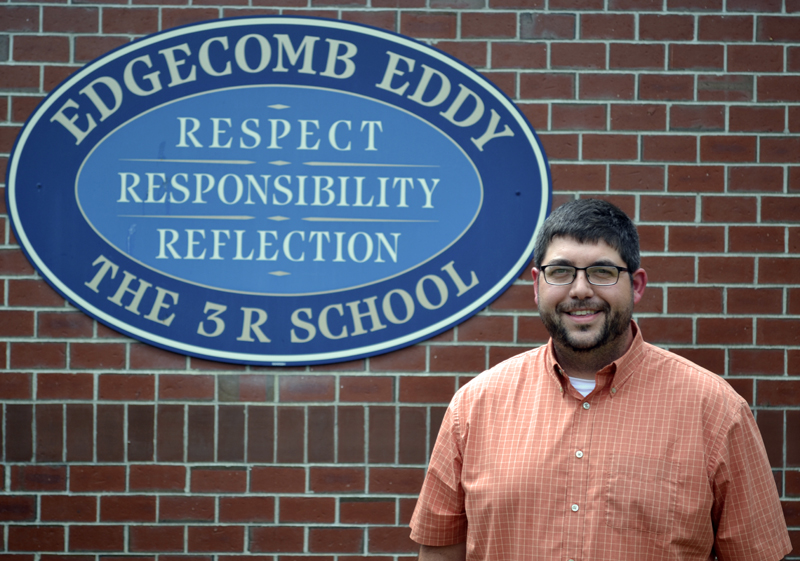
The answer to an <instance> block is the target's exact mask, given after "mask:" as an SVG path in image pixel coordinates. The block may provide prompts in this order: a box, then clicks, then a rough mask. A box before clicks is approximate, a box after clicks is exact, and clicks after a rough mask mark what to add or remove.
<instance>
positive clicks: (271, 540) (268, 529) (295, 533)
mask: <svg viewBox="0 0 800 561" xmlns="http://www.w3.org/2000/svg"><path fill="white" fill-rule="evenodd" d="M304 533H305V531H304V529H303V527H302V526H297V527H293V526H254V527H252V528H251V529H250V540H249V541H250V551H251V552H252V553H285V552H302V551H303V547H304Z"/></svg>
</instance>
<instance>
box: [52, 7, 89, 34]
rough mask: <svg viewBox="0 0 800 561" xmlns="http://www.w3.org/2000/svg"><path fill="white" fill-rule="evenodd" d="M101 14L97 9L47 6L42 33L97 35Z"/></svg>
mask: <svg viewBox="0 0 800 561" xmlns="http://www.w3.org/2000/svg"><path fill="white" fill-rule="evenodd" d="M99 12H100V10H99V9H98V8H96V7H92V8H85V7H76V6H70V7H66V6H45V7H44V11H43V15H44V17H43V19H42V31H45V32H49V33H97V31H98V30H99V25H98V21H99Z"/></svg>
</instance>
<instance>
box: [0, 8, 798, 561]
mask: <svg viewBox="0 0 800 561" xmlns="http://www.w3.org/2000/svg"><path fill="white" fill-rule="evenodd" d="M249 14H302V15H315V16H324V17H330V18H341V19H344V20H349V21H356V22H363V23H368V24H371V25H375V26H378V27H383V28H387V29H390V30H394V31H399V32H401V33H403V34H406V35H410V36H412V37H416V38H419V39H422V40H424V41H426V42H428V43H431V44H433V45H435V46H438V47H439V48H441V49H443V50H445V51H447V52H449V53H452V54H453V55H455V56H456V57H458V58H460V59H461V60H463V61H465V62H467V63H469V64H471V65H473V66H474V67H475V68H477V69H479V70H480V71H482V72H484V73H485V74H486V75H487V76H489V77H490V78H491V79H492V80H493V81H494V82H495V83H496V84H497V85H498V86H499V87H500V88H502V89H503V90H504V91H505V92H506V93H507V94H508V95H509V96H510V97H511V98H513V99H514V100H515V101H516V102H517V103H518V104H519V105H520V107H521V108H522V109H523V111H524V112H525V113H526V115H527V116H528V118H529V119H530V121H531V123H532V124H533V125H534V127H535V128H536V129H537V131H539V132H540V135H541V138H542V141H543V143H544V146H545V148H546V150H547V153H548V156H549V158H550V161H551V164H552V174H553V183H554V191H555V204H556V205H558V204H560V203H563V202H564V201H566V200H568V199H570V198H573V197H576V196H595V197H603V198H607V199H610V200H612V201H613V202H615V203H616V204H618V205H619V206H621V207H622V208H623V209H624V210H625V211H627V212H628V213H629V214H630V215H631V216H633V217H635V218H636V220H637V222H638V223H639V224H640V233H641V237H642V246H643V250H644V259H643V262H644V267H645V268H646V269H647V270H648V272H649V276H650V281H651V285H650V286H649V287H648V290H647V294H646V297H645V299H644V301H643V302H642V303H641V304H640V305H639V306H638V309H637V318H638V320H639V322H640V324H641V326H642V328H643V331H644V333H645V336H646V338H648V339H649V340H650V341H652V342H655V343H657V344H659V345H662V346H664V347H666V348H669V349H671V350H674V351H675V352H678V353H679V354H682V355H685V356H687V357H689V358H690V359H692V360H694V361H696V362H698V363H700V364H701V365H703V366H706V367H708V368H710V369H712V370H714V371H716V372H718V373H719V374H721V375H723V376H725V377H726V378H727V379H728V380H729V381H730V383H731V384H732V385H733V386H734V387H735V388H736V389H737V391H739V392H740V393H741V394H742V395H743V396H744V397H745V398H746V399H747V400H748V401H749V403H750V404H751V407H752V408H753V411H754V413H755V415H756V418H757V420H758V423H759V426H760V427H761V430H762V432H763V435H764V440H765V443H766V446H767V450H768V453H769V457H770V461H771V462H772V465H773V467H774V470H775V471H774V473H775V478H776V481H777V484H778V489H779V491H780V494H781V497H782V500H783V505H784V510H785V514H786V517H787V519H788V522H789V526H790V528H791V529H792V530H791V533H792V539H793V541H794V544H795V550H796V552H795V555H796V556H797V557H795V558H796V559H800V260H798V259H797V254H798V253H799V252H800V135H798V134H797V133H798V132H800V0H274V1H272V0H219V1H216V0H192V1H191V2H190V1H189V0H164V1H163V3H162V4H159V2H158V0H108V1H107V2H103V1H98V2H95V1H93V0H85V1H82V0H77V1H74V2H73V3H71V4H70V3H67V1H66V0H52V1H48V0H44V1H42V2H41V3H35V2H27V1H24V0H22V1H14V2H8V1H5V2H2V3H0V161H2V166H3V168H4V167H5V163H6V160H7V154H8V152H9V151H10V150H11V147H12V143H13V140H14V138H15V136H16V134H17V132H18V130H19V128H20V126H21V125H22V123H23V122H24V120H25V118H26V117H27V115H28V114H29V113H30V112H31V111H32V109H33V108H34V107H35V105H36V104H37V102H38V101H39V100H40V99H41V98H42V96H43V95H44V94H45V93H46V92H47V91H49V90H50V89H51V88H53V87H54V86H55V85H56V84H58V83H59V82H60V81H61V80H63V79H64V78H65V77H66V76H67V75H69V74H70V73H71V72H72V71H73V70H75V69H76V68H79V67H80V66H81V65H82V64H84V63H85V62H87V61H89V60H91V59H93V58H94V57H97V56H99V55H101V54H102V53H104V52H106V51H108V50H110V49H112V48H114V47H116V46H118V45H120V44H123V43H126V42H128V41H130V40H132V39H134V38H136V37H138V36H141V35H143V34H147V33H151V32H155V31H158V30H161V29H167V28H169V27H172V26H175V25H180V24H185V23H189V22H193V21H197V20H203V19H211V18H218V17H222V16H237V15H249ZM0 220H1V221H2V224H0V244H2V246H0V368H2V369H4V372H2V373H0V400H1V401H2V405H1V407H2V424H0V430H1V432H2V460H3V463H2V465H0V485H2V487H0V525H2V531H1V532H0V550H1V551H3V552H4V554H3V555H4V557H6V556H7V557H8V558H9V560H11V559H13V561H40V560H42V561H44V560H47V561H54V559H55V556H57V555H64V554H67V553H69V554H74V555H77V556H80V557H79V559H80V561H84V560H90V559H91V560H98V559H99V557H107V556H119V555H125V556H128V557H129V558H131V559H133V558H135V559H136V560H137V561H139V560H153V559H155V557H156V556H159V557H162V558H165V559H166V557H163V556H170V558H172V559H179V560H180V561H206V560H211V559H212V558H213V559H214V561H233V557H235V556H241V555H247V556H250V557H253V558H256V557H257V558H258V560H259V561H262V560H267V559H269V560H274V561H277V560H278V559H279V560H280V561H284V560H289V559H296V558H305V559H319V560H326V561H327V560H334V559H338V560H340V561H344V560H346V559H353V558H356V557H362V556H369V557H371V558H374V559H386V560H388V559H407V558H409V556H412V555H413V546H412V544H411V543H410V542H409V540H408V530H407V527H406V525H407V523H408V520H409V517H410V514H411V511H412V509H413V505H414V500H415V496H416V493H417V492H418V489H419V487H420V484H421V481H422V478H423V474H424V469H425V465H426V460H427V455H428V451H429V449H430V447H431V445H432V442H433V440H434V438H435V433H436V430H437V427H438V424H439V422H440V420H441V417H442V414H443V411H444V407H445V405H446V403H447V402H448V400H449V398H450V396H451V395H452V393H453V391H454V390H455V389H456V388H457V387H459V386H460V385H462V384H463V383H465V382H466V381H468V380H469V379H470V378H471V377H472V376H474V375H475V374H476V373H478V372H480V371H481V370H483V369H484V368H486V367H488V366H491V365H493V364H495V363H497V362H499V361H501V360H503V359H505V358H507V357H509V356H511V355H514V354H516V353H518V352H520V351H522V350H524V349H527V348H529V347H531V346H533V345H538V344H540V343H542V342H543V341H544V340H545V332H544V329H543V328H542V326H541V323H540V322H539V319H538V317H537V316H536V310H535V308H534V304H533V297H532V296H533V294H532V292H533V289H532V287H531V285H530V282H529V280H528V276H527V275H525V276H523V277H522V278H521V279H520V280H519V281H518V282H517V283H516V284H515V285H514V286H512V287H511V288H510V289H509V290H508V292H507V293H506V294H504V295H503V296H502V297H501V298H500V299H498V300H497V301H496V302H495V303H494V304H492V305H491V306H490V307H489V308H488V309H486V310H484V311H482V312H481V313H480V314H479V315H478V316H476V317H474V318H472V319H470V320H469V321H467V322H466V323H464V324H462V325H461V326H459V327H457V328H455V329H452V330H451V331H449V332H447V333H444V334H442V335H440V336H438V337H436V338H434V339H432V340H430V341H428V342H425V343H423V344H420V345H417V346H414V347H411V348H408V349H405V350H401V351H398V352H395V353H392V354H388V355H384V356H380V357H376V358H372V359H369V360H359V361H353V362H349V363H344V364H338V365H332V366H325V367H313V368H283V369H280V368H256V367H243V366H230V365H225V364H218V363H213V362H209V361H205V360H196V359H190V358H186V357H183V356H178V355H174V354H170V353H167V352H164V351H160V350H158V349H155V348H152V347H149V346H146V345H143V344H140V343H137V342H134V341H131V340H129V339H127V338H125V337H122V336H120V335H118V334H116V333H115V332H113V331H111V330H109V329H108V328H106V327H104V326H103V325H100V324H98V323H96V322H94V321H92V320H91V319H90V318H88V317H87V316H85V315H83V314H82V313H80V312H77V311H76V310H75V309H74V308H71V307H70V306H69V305H67V304H66V303H65V302H64V301H63V300H62V299H61V298H60V297H59V296H58V295H56V293H55V292H53V291H52V290H51V289H50V288H49V286H48V285H47V284H45V283H44V281H42V280H41V279H40V278H39V277H38V276H37V275H36V274H35V273H34V270H33V269H32V268H31V266H30V265H29V264H28V262H27V261H26V259H25V257H24V256H23V254H22V252H21V251H20V250H19V249H18V247H17V245H16V242H15V240H14V236H13V233H12V232H11V230H10V227H9V225H8V221H7V219H6V218H5V216H2V217H0ZM76 559H77V558H76Z"/></svg>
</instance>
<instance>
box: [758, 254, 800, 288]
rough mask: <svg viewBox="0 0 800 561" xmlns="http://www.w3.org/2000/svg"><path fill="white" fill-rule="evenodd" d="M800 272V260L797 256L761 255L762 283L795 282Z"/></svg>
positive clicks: (760, 275)
mask: <svg viewBox="0 0 800 561" xmlns="http://www.w3.org/2000/svg"><path fill="white" fill-rule="evenodd" d="M798 273H800V260H798V259H797V258H795V257H788V258H787V257H761V258H760V259H759V281H760V282H761V283H762V284H767V283H769V284H776V283H780V284H793V283H794V280H795V279H797V275H798Z"/></svg>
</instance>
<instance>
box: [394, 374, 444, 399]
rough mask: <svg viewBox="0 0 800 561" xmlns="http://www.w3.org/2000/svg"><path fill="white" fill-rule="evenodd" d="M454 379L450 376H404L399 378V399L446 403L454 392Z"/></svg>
mask: <svg viewBox="0 0 800 561" xmlns="http://www.w3.org/2000/svg"><path fill="white" fill-rule="evenodd" d="M455 390H456V387H455V379H453V378H452V377H450V376H426V377H415V376H406V377H403V378H400V401H401V402H406V403H408V402H413V403H447V402H449V401H450V398H452V397H453V394H454V393H455Z"/></svg>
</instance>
